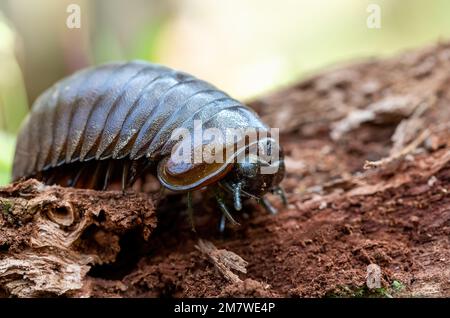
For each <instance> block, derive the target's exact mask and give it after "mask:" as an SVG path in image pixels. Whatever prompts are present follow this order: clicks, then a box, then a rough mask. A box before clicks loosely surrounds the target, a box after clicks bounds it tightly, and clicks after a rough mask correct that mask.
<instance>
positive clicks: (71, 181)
mask: <svg viewBox="0 0 450 318" xmlns="http://www.w3.org/2000/svg"><path fill="white" fill-rule="evenodd" d="M83 171H84V166H83V167H80V169H79V170H78V172H77V174H76V175H75V177H74V178H73V179H72V180H69V183H68V186H69V187H75V186H76V185H77V183H78V180H80V177H81V174H82V173H83Z"/></svg>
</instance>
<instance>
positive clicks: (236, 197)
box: [233, 183, 242, 211]
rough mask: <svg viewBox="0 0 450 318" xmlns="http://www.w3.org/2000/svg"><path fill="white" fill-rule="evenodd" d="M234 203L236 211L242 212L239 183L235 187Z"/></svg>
mask: <svg viewBox="0 0 450 318" xmlns="http://www.w3.org/2000/svg"><path fill="white" fill-rule="evenodd" d="M233 201H234V208H235V210H236V211H240V210H241V209H242V202H241V183H237V184H236V185H234V186H233Z"/></svg>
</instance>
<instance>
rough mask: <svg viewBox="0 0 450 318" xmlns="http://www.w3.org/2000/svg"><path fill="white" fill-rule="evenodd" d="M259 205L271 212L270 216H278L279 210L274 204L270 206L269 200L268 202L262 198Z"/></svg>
mask: <svg viewBox="0 0 450 318" xmlns="http://www.w3.org/2000/svg"><path fill="white" fill-rule="evenodd" d="M259 204H261V205H262V206H263V207H264V209H265V210H266V211H267V212H269V213H270V214H277V212H278V211H277V209H275V208H274V207H273V206H272V204H270V202H269V200H267V199H266V198H261V199H260V200H259Z"/></svg>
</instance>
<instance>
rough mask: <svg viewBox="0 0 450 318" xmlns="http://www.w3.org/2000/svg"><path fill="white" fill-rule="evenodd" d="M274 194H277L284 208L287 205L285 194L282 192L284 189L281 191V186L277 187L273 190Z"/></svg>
mask: <svg viewBox="0 0 450 318" xmlns="http://www.w3.org/2000/svg"><path fill="white" fill-rule="evenodd" d="M275 193H276V194H278V196H279V197H280V198H281V202H283V205H284V206H285V207H287V205H288V200H287V197H286V192H285V191H284V189H283V188H282V187H281V186H278V187H277V188H276V189H275Z"/></svg>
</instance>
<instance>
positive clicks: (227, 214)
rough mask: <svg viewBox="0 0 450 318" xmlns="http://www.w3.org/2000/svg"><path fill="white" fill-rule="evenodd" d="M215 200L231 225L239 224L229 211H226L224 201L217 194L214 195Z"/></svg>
mask: <svg viewBox="0 0 450 318" xmlns="http://www.w3.org/2000/svg"><path fill="white" fill-rule="evenodd" d="M216 200H217V203H218V204H219V208H220V210H221V211H222V214H223V215H224V216H225V217H226V218H227V220H228V221H230V222H231V224H233V225H240V224H239V223H238V222H237V221H236V220H235V219H234V218H233V216H232V215H231V213H230V211H228V209H227V206H226V205H225V203H224V202H223V199H222V198H221V197H220V196H219V195H216Z"/></svg>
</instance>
